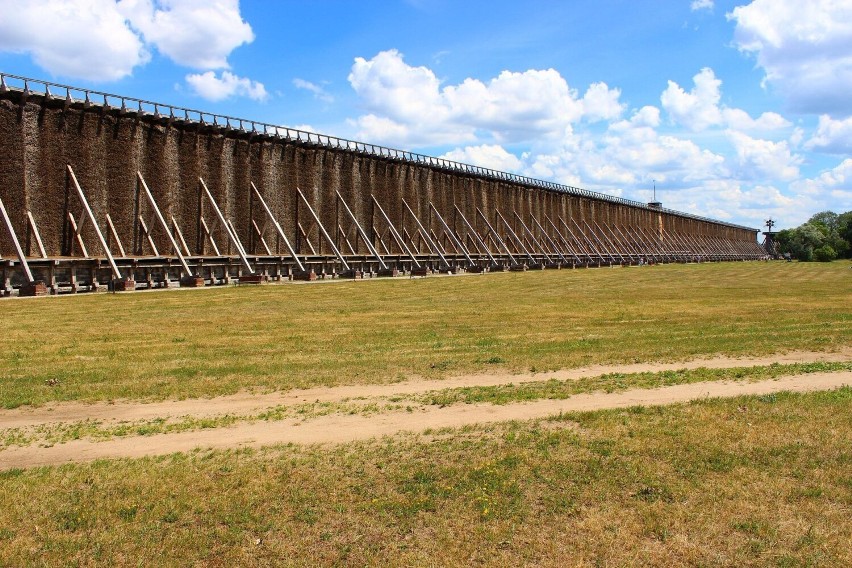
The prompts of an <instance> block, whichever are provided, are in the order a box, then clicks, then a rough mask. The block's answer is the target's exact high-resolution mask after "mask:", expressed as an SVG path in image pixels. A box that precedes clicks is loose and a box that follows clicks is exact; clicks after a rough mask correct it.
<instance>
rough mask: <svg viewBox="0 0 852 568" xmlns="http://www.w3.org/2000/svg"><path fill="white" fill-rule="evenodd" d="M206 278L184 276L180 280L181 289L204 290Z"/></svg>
mask: <svg viewBox="0 0 852 568" xmlns="http://www.w3.org/2000/svg"><path fill="white" fill-rule="evenodd" d="M204 284H205V282H204V278H202V277H201V276H184V277H183V278H181V279H180V287H181V288H204Z"/></svg>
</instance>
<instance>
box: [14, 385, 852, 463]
mask: <svg viewBox="0 0 852 568" xmlns="http://www.w3.org/2000/svg"><path fill="white" fill-rule="evenodd" d="M843 385H852V372H842V373H812V374H808V375H797V376H793V377H781V378H778V379H775V380H770V381H760V382H752V383H749V382H727V381H714V382H705V383H693V384H687V385H677V386H672V387H665V388H659V389H635V390H629V391H625V392H621V393H590V394H580V395H576V396H572V397H571V398H569V399H566V400H540V401H536V402H530V403H519V404H507V405H501V406H495V405H490V404H460V405H453V406H448V407H444V408H440V407H424V408H422V409H420V410H418V411H416V412H405V411H394V412H388V413H384V414H378V415H374V416H362V415H329V416H322V417H318V418H314V419H310V420H308V421H303V420H301V419H300V420H281V421H276V422H255V423H240V424H238V425H236V426H233V427H229V428H217V429H211V430H201V431H194V432H181V433H177V434H159V435H153V436H143V437H131V438H116V439H112V440H109V441H104V442H92V441H89V440H74V441H71V442H67V443H64V444H57V445H54V446H51V447H38V446H26V447H13V448H10V449H7V450H4V451H2V452H0V470H4V469H9V468H26V467H35V466H46V465H59V464H63V463H68V462H89V461H93V460H96V459H104V458H139V457H143V456H152V455H164V454H169V453H174V452H187V451H191V450H193V449H196V448H202V449H205V448H212V449H221V448H241V447H254V448H257V447H262V446H268V445H273V444H287V443H294V444H337V443H345V442H350V441H354V440H365V439H370V438H375V437H381V436H390V435H394V434H398V433H400V432H423V431H425V430H427V429H437V428H457V427H461V426H465V425H469V424H485V423H490V422H503V421H508V420H529V419H535V418H544V417H547V416H552V415H555V414H558V413H560V412H573V411H584V410H597V409H605V408H624V407H629V406H635V405H643V406H648V405H660V404H672V403H676V402H685V401H689V400H696V399H701V398H706V397H730V396H738V395H743V394H752V395H753V394H767V393H773V392H779V391H794V392H805V391H814V390H826V389H832V388H837V387H840V386H843Z"/></svg>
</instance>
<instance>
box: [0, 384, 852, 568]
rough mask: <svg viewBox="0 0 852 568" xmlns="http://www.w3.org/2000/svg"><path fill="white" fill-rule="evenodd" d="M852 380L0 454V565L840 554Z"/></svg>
mask: <svg viewBox="0 0 852 568" xmlns="http://www.w3.org/2000/svg"><path fill="white" fill-rule="evenodd" d="M850 431H852V389H850V388H848V387H847V388H843V389H840V390H837V391H832V392H823V393H814V394H806V395H793V394H778V395H770V396H764V397H744V398H738V399H729V400H705V401H701V402H695V403H691V404H685V405H678V406H673V407H661V408H633V409H629V410H622V411H601V412H592V413H578V414H570V415H564V416H560V417H557V418H554V419H552V420H550V421H537V422H527V423H513V424H501V425H496V426H493V427H489V428H477V427H470V428H465V429H463V430H462V431H456V432H452V433H449V435H442V434H441V433H433V434H431V435H423V436H406V437H401V438H397V439H393V440H391V439H387V440H381V441H374V442H369V443H359V444H350V445H346V446H341V447H336V448H323V447H318V448H297V447H280V448H272V449H268V450H263V451H232V452H212V453H211V452H200V453H196V454H191V455H173V456H168V457H162V458H150V459H143V460H126V461H115V462H96V463H94V464H89V465H80V466H64V467H55V468H40V469H33V470H27V471H21V470H12V471H7V472H4V473H0V502H2V503H3V504H4V506H3V507H0V564H4V565H45V566H47V565H50V566H53V565H58V564H64V565H78V564H79V565H91V564H109V565H148V564H151V563H156V564H159V565H190V564H198V565H205V566H232V565H242V566H261V565H276V566H277V565H296V566H315V565H326V566H330V565H352V566H356V565H357V566H364V565H409V566H418V565H422V566H426V565H433V566H434V565H439V566H444V565H446V566H469V565H477V564H486V565H524V564H528V565H533V564H534V565H550V566H566V565H581V564H586V565H636V564H642V565H659V566H671V565H684V564H689V565H705V566H718V565H742V566H747V565H761V566H762V565H771V566H806V565H834V566H840V565H849V564H850V562H852V555H850V549H849V546H848V544H849V542H850V539H852V523H850V521H849V519H850V517H852V476H850V472H852V448H850V446H849V432H850Z"/></svg>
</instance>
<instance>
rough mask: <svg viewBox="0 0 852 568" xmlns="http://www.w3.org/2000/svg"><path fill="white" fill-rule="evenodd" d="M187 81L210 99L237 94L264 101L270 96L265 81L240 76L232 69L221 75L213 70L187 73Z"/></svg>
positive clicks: (195, 89)
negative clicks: (218, 75) (259, 81)
mask: <svg viewBox="0 0 852 568" xmlns="http://www.w3.org/2000/svg"><path fill="white" fill-rule="evenodd" d="M186 82H187V83H188V84H189V86H190V87H192V89H193V90H194V91H195V93H196V94H198V95H199V96H201V97H204V98H205V99H207V100H210V101H221V100H224V99H227V98H228V97H233V96H235V95H238V96H245V97H248V98H250V99H254V100H258V101H262V100H265V99H266V98H267V96H268V94H267V92H266V88H265V87H264V86H263V83H258V82H257V81H252V80H251V79H248V78H246V77H238V76H236V75H234V74H233V73H231V72H230V71H223V72H222V75H221V77H217V76H216V73H214V72H213V71H207V72H206V73H195V74H191V75H187V76H186Z"/></svg>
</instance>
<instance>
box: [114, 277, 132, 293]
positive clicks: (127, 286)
mask: <svg viewBox="0 0 852 568" xmlns="http://www.w3.org/2000/svg"><path fill="white" fill-rule="evenodd" d="M112 289H113V290H115V291H116V292H133V291H134V290H136V280H130V279H127V280H117V279H116V280H113V281H112Z"/></svg>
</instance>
